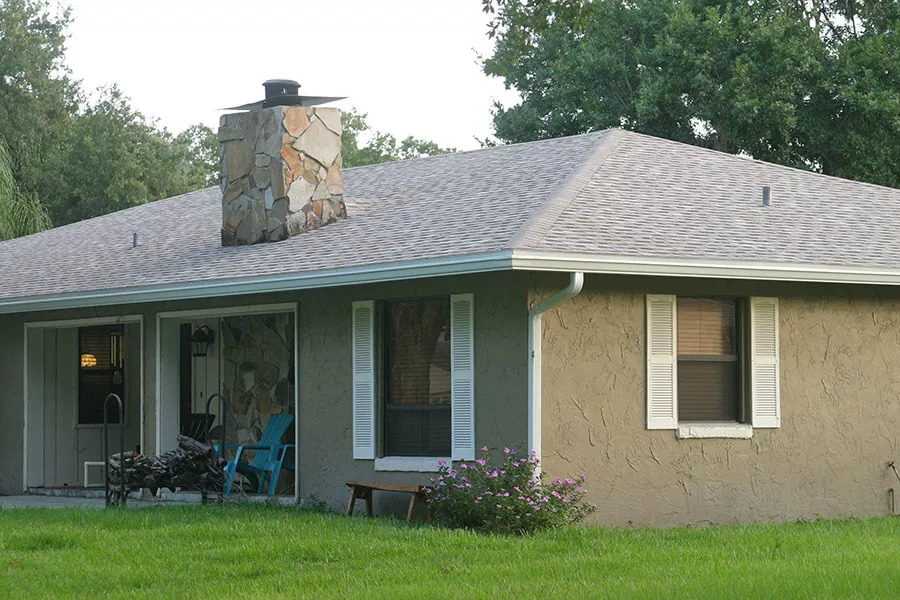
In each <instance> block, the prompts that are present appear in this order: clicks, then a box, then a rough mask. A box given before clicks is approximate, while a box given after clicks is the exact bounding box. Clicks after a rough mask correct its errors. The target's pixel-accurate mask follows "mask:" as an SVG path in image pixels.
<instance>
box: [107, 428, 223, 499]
mask: <svg viewBox="0 0 900 600" xmlns="http://www.w3.org/2000/svg"><path fill="white" fill-rule="evenodd" d="M226 464H227V463H226V461H225V460H224V459H223V458H222V457H221V456H219V455H218V453H216V451H215V450H214V449H213V448H212V447H210V446H208V445H206V444H204V443H203V442H198V441H197V440H195V439H193V438H189V437H186V436H183V435H179V436H178V448H177V449H175V450H171V451H169V452H165V453H163V454H160V455H159V456H144V455H143V454H138V453H137V452H126V453H125V455H124V457H123V456H121V455H120V454H118V453H116V454H113V455H112V456H111V457H110V458H109V467H110V475H109V485H110V488H116V487H118V486H121V484H122V473H123V472H124V474H125V487H126V489H128V490H130V491H134V490H139V489H140V488H150V490H151V491H153V492H154V493H155V492H156V490H157V489H159V488H169V489H170V490H172V491H175V488H181V489H188V490H206V491H210V492H219V491H221V490H222V488H223V487H224V485H225V465H226Z"/></svg>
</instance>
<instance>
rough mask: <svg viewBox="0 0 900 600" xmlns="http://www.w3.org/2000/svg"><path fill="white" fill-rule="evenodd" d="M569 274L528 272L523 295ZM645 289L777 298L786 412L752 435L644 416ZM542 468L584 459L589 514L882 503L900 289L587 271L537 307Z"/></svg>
mask: <svg viewBox="0 0 900 600" xmlns="http://www.w3.org/2000/svg"><path fill="white" fill-rule="evenodd" d="M565 284H566V279H565V277H563V276H549V275H548V276H535V277H534V278H533V280H532V290H533V291H532V293H531V294H530V298H529V301H530V302H531V303H533V302H535V301H537V300H539V299H540V298H541V297H543V296H545V295H547V294H549V293H551V292H552V291H553V290H556V289H560V288H562V287H563V286H564V285H565ZM648 293H664V294H681V295H734V296H777V297H779V298H780V301H779V302H780V327H781V339H780V361H781V369H780V378H781V379H780V381H781V411H782V425H781V427H780V428H779V429H757V430H754V432H753V437H752V439H749V440H747V439H691V440H678V439H676V438H675V433H674V431H660V430H656V431H649V430H647V429H646V426H645V423H646V420H645V419H646V417H645V415H646V412H645V410H646V397H645V394H646V388H645V381H646V378H645V368H646V367H645V361H646V358H645V342H646V334H645V308H644V302H645V299H644V296H645V294H648ZM543 347H544V355H543V360H544V373H543V377H544V386H543V402H544V412H543V423H544V429H543V432H542V433H543V438H544V461H543V462H544V467H545V469H546V470H547V472H548V473H550V474H553V475H563V474H570V473H571V474H577V473H586V474H587V476H588V479H587V483H588V488H589V490H590V499H591V500H593V501H594V502H595V503H597V505H598V510H597V513H596V514H595V516H594V517H593V520H594V522H596V523H600V524H608V525H636V526H644V525H649V526H668V525H684V524H701V523H710V522H750V521H784V520H796V519H810V518H817V517H838V516H851V515H852V516H874V515H885V514H888V510H889V504H888V489H889V488H897V489H898V491H900V482H898V481H897V480H896V478H895V476H894V475H893V473H892V472H891V471H890V470H889V469H888V468H887V463H888V462H889V461H891V460H898V461H900V369H898V366H900V294H898V292H897V290H894V289H888V288H880V289H879V288H864V287H846V286H837V285H831V286H829V285H818V286H817V285H801V284H774V283H760V282H740V281H713V280H676V279H666V278H628V277H601V276H588V277H587V279H586V285H585V290H584V291H583V292H582V293H581V295H579V296H578V297H576V298H574V299H573V300H571V301H569V302H567V303H565V304H563V305H561V306H559V307H558V308H557V309H555V310H553V311H551V312H550V313H549V314H547V315H545V317H544V345H543Z"/></svg>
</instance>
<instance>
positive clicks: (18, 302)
mask: <svg viewBox="0 0 900 600" xmlns="http://www.w3.org/2000/svg"><path fill="white" fill-rule="evenodd" d="M511 254H512V253H511V252H510V251H508V250H504V251H497V252H486V253H480V254H470V255H462V256H449V257H440V258H430V259H425V260H413V261H398V262H391V263H381V264H374V265H362V266H357V267H347V268H340V269H326V270H319V271H313V272H309V273H288V274H280V275H268V276H265V275H264V276H253V277H242V278H232V279H213V280H208V281H193V282H186V283H176V284H163V285H146V286H133V287H127V288H118V289H111V290H94V291H86V292H76V293H67V294H50V295H44V296H29V297H24V298H10V299H6V300H0V314H11V313H25V312H34V311H43V310H63V309H71V308H86V307H95V306H108V305H111V304H117V305H118V304H137V303H145V302H166V301H173V300H190V299H194V298H208V297H211V296H217V297H218V296H240V295H246V294H261V293H273V292H288V291H296V290H304V289H314V288H327V287H337V286H344V285H359V284H367V283H379V282H385V281H398V280H404V279H421V278H424V277H442V276H449V275H466V274H471V273H485V272H490V271H504V270H509V269H511V268H512V263H511V260H510V257H511Z"/></svg>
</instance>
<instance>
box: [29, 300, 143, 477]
mask: <svg viewBox="0 0 900 600" xmlns="http://www.w3.org/2000/svg"><path fill="white" fill-rule="evenodd" d="M129 324H137V325H138V331H139V334H138V335H139V338H140V339H139V342H138V345H139V347H140V349H141V352H140V360H139V365H138V376H139V379H140V381H139V382H138V389H139V390H140V392H139V394H138V396H139V397H138V401H139V407H140V408H139V412H140V417H139V418H138V421H139V428H140V432H139V434H138V437H139V440H140V444H141V447H142V448H143V447H144V335H145V334H144V316H143V315H140V314H130V315H114V316H110V317H90V318H83V319H57V320H52V321H26V322H25V324H24V326H23V328H22V331H23V335H22V349H23V360H22V363H23V366H22V375H23V377H22V381H23V384H22V391H23V393H22V410H23V419H22V491H23V492H27V491H28V487H29V486H28V481H29V480H28V444H29V435H28V434H29V426H31V427H34V426H35V424H34V423H31V424H29V422H28V421H29V419H28V413H29V410H28V404H29V395H28V380H29V363H28V337H29V334H30V333H31V332H32V331H35V330H44V329H73V328H78V327H90V326H93V325H129ZM43 401H44V399H43V398H42V399H41V402H43ZM40 425H41V427H43V425H44V424H43V422H42V423H40ZM41 481H42V482H43V475H41Z"/></svg>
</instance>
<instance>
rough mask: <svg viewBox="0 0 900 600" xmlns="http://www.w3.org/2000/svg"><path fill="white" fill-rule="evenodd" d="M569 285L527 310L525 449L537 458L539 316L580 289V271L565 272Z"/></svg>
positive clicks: (538, 443)
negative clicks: (526, 444) (526, 447)
mask: <svg viewBox="0 0 900 600" xmlns="http://www.w3.org/2000/svg"><path fill="white" fill-rule="evenodd" d="M569 277H570V280H569V285H568V287H566V288H565V289H564V290H560V291H558V292H556V293H555V294H553V295H552V296H550V297H549V298H546V299H544V300H542V301H541V302H538V303H537V304H535V305H534V306H533V307H532V308H531V310H530V311H529V312H528V449H529V451H530V452H534V453H535V456H537V458H538V459H540V458H541V338H542V337H543V336H542V333H543V331H542V329H541V317H542V316H543V314H544V313H545V312H547V311H548V310H550V309H551V308H553V307H554V306H557V305H558V304H561V303H563V302H565V301H566V300H568V299H569V298H574V297H575V296H577V295H578V294H579V293H581V288H582V287H584V273H583V272H581V271H574V272H572V273H570V274H569Z"/></svg>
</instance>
